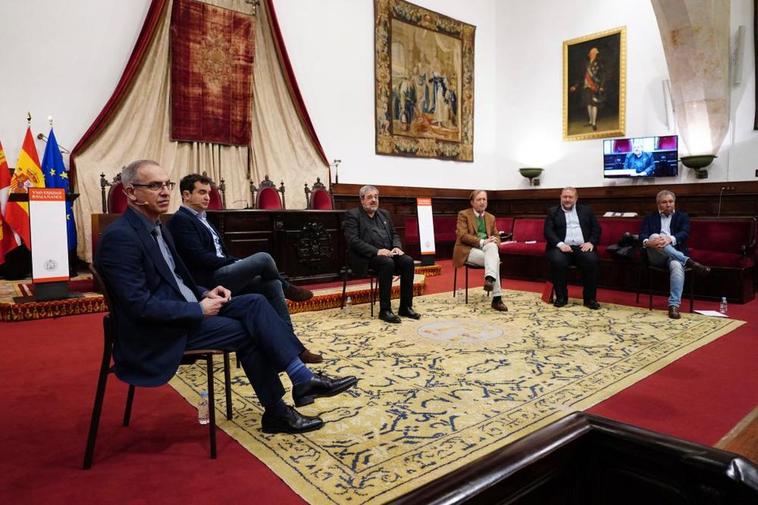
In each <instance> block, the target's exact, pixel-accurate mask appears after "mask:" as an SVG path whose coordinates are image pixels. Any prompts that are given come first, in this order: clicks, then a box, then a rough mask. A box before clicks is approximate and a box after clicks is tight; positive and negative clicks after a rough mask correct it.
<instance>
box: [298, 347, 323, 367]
mask: <svg viewBox="0 0 758 505" xmlns="http://www.w3.org/2000/svg"><path fill="white" fill-rule="evenodd" d="M300 361H302V362H303V363H311V364H313V363H323V362H324V358H323V357H322V356H321V355H320V354H316V353H315V352H312V351H309V350H308V349H306V350H304V351H303V352H301V353H300Z"/></svg>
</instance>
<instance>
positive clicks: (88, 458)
mask: <svg viewBox="0 0 758 505" xmlns="http://www.w3.org/2000/svg"><path fill="white" fill-rule="evenodd" d="M90 271H91V272H92V277H93V279H94V281H95V285H96V286H100V289H101V290H102V292H103V297H104V298H105V303H106V304H107V305H108V310H109V312H108V314H106V315H105V316H103V336H104V339H105V342H104V346H103V359H102V362H101V364H100V373H99V375H98V378H97V391H96V393H95V405H94V406H93V408H92V419H91V420H90V427H89V434H88V435H87V447H86V449H85V451H84V465H83V467H84V469H85V470H87V469H89V468H91V467H92V459H93V456H94V453H95V440H96V439H97V429H98V427H99V425H100V414H101V412H102V409H103V400H104V399H105V386H106V383H107V381H108V375H109V374H111V373H112V372H114V369H115V363H114V364H112V363H111V362H112V361H113V360H115V356H114V354H113V348H114V347H115V345H116V341H117V340H118V332H117V326H116V317H118V310H117V308H116V305H115V304H114V298H113V297H112V296H111V294H110V292H109V290H108V286H107V284H106V283H105V282H104V281H103V279H102V277H101V276H100V273H99V272H98V271H97V269H96V268H95V267H94V265H90ZM216 355H222V356H223V358H224V379H225V381H224V390H225V391H224V392H225V394H226V418H227V419H231V418H232V389H231V377H230V373H229V352H228V351H224V350H221V349H193V350H190V351H186V352H185V353H184V357H183V358H182V363H181V364H182V365H189V364H193V363H195V362H196V361H198V360H201V359H202V360H205V362H206V367H207V374H208V375H207V377H208V418H209V423H208V430H209V435H210V456H211V458H213V459H215V458H216V409H215V401H214V394H213V357H214V356H216ZM134 389H135V386H134V385H132V384H129V391H128V393H127V396H126V408H125V409H124V426H129V419H130V418H131V413H132V403H133V401H134Z"/></svg>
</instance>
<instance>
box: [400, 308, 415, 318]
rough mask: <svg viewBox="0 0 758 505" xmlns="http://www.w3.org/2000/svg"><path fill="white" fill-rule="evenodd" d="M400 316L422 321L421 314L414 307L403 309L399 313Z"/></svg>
mask: <svg viewBox="0 0 758 505" xmlns="http://www.w3.org/2000/svg"><path fill="white" fill-rule="evenodd" d="M398 314H400V315H401V316H403V317H409V318H411V319H421V314H419V313H418V312H416V311H415V310H413V307H406V308H401V309H400V310H399V311H398Z"/></svg>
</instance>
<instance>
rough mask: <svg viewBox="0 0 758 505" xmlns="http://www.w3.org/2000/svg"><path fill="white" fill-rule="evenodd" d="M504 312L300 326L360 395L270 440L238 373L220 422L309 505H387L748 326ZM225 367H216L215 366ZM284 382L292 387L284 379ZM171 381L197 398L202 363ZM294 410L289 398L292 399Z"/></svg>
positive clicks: (525, 307)
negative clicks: (315, 426)
mask: <svg viewBox="0 0 758 505" xmlns="http://www.w3.org/2000/svg"><path fill="white" fill-rule="evenodd" d="M504 301H505V302H506V304H507V305H508V307H509V311H508V312H506V313H497V312H495V311H493V310H491V309H490V308H489V301H488V300H487V299H486V298H484V297H483V295H481V294H480V293H475V294H474V295H473V296H472V297H471V299H470V303H469V304H468V305H464V304H462V303H460V302H458V301H456V300H455V299H453V298H452V297H451V296H450V294H439V295H433V296H423V297H418V298H416V299H415V300H414V308H415V309H416V310H417V311H419V312H421V313H422V314H423V317H422V318H421V320H419V321H413V320H409V319H403V322H402V324H399V325H390V324H385V323H383V322H381V321H379V320H377V319H369V315H368V307H367V306H365V305H364V306H361V307H352V308H351V310H350V311H347V312H344V311H339V310H326V311H321V312H311V313H307V314H296V315H295V316H294V317H293V321H294V323H295V327H296V329H297V333H298V335H299V336H300V338H301V340H303V341H304V342H306V343H307V346H308V347H309V348H310V349H313V350H316V351H320V352H323V353H324V354H325V356H326V358H327V362H326V363H325V364H324V366H323V369H324V371H325V372H326V373H328V374H331V375H348V374H353V375H356V376H358V377H360V382H359V383H358V385H357V387H356V388H354V389H352V390H350V391H349V392H346V393H344V394H341V395H338V396H336V397H334V398H322V399H319V400H317V401H316V403H315V404H313V405H310V406H307V407H304V408H302V409H300V410H301V411H302V412H303V413H304V414H309V415H319V416H321V417H322V418H323V419H324V420H325V421H326V422H327V424H326V425H325V426H324V428H322V429H321V430H319V431H315V432H311V433H307V434H304V435H296V436H292V435H266V434H264V433H262V432H261V431H260V417H261V408H260V406H259V404H258V401H257V399H256V398H255V395H254V394H253V391H252V389H251V388H250V386H249V384H248V382H247V379H246V378H245V376H244V373H242V371H241V369H235V371H234V373H235V376H234V386H233V401H234V420H233V421H227V420H226V419H225V417H224V416H223V414H222V412H223V409H224V408H225V407H224V405H223V402H224V396H223V394H222V390H223V376H222V374H221V372H220V371H219V375H218V377H216V382H217V387H218V394H217V395H216V398H217V402H218V403H217V409H218V414H217V416H216V418H217V419H219V420H220V421H219V426H220V427H221V428H222V429H224V431H226V432H227V433H228V434H229V435H231V436H232V437H234V438H235V439H236V440H237V441H239V442H240V443H241V444H242V445H243V446H244V447H246V448H247V449H248V450H249V451H250V452H251V453H252V454H254V455H255V456H256V457H258V458H259V459H260V460H262V461H263V462H265V463H266V464H267V465H268V466H269V467H270V468H271V469H272V470H273V471H274V472H275V473H276V474H277V475H278V476H279V477H281V478H282V479H283V480H284V481H285V482H286V483H287V484H288V485H289V486H290V487H291V488H292V489H293V490H295V492H297V493H298V494H300V495H301V496H302V497H303V498H304V499H306V500H307V501H309V502H311V503H334V504H353V503H361V504H363V503H383V502H386V501H388V500H391V499H393V498H396V497H398V496H400V495H402V494H404V493H406V492H408V491H410V490H411V489H414V488H416V487H418V486H420V485H422V484H424V483H426V482H429V481H431V480H433V479H436V478H438V477H440V476H442V475H444V474H445V473H447V472H450V471H451V470H453V469H455V468H458V467H460V466H462V465H465V464H466V463H469V462H471V461H473V460H474V459H476V458H478V457H480V456H482V455H484V454H486V453H489V452H491V451H494V450H496V449H498V448H500V447H502V446H504V445H506V444H508V443H510V442H512V441H514V440H516V439H518V438H521V437H523V436H524V435H526V434H528V433H530V432H532V431H534V430H536V429H538V428H541V427H543V426H546V425H547V424H550V423H551V422H553V421H555V420H557V419H559V418H560V417H563V416H564V415H565V414H566V413H567V412H570V411H575V410H583V409H586V408H588V407H590V406H592V405H594V404H596V403H598V402H600V401H602V400H604V399H606V398H608V397H610V396H612V395H613V394H615V393H617V392H618V391H620V390H622V389H624V388H626V387H628V386H629V385H631V384H633V383H635V382H637V381H639V380H640V379H642V378H644V377H646V376H648V375H650V374H652V373H653V372H655V371H657V370H660V369H661V368H663V367H664V366H666V365H667V364H669V363H671V362H673V361H675V360H676V359H678V358H680V357H681V356H683V355H685V354H687V353H689V352H691V351H693V350H695V349H697V348H698V347H700V346H702V345H705V344H707V343H708V342H711V341H713V340H715V339H717V338H718V337H720V336H722V335H725V334H726V333H728V332H730V331H732V330H733V329H735V328H737V327H739V326H740V325H741V324H743V322H741V321H735V320H730V319H720V318H707V317H704V316H699V315H690V314H682V319H680V320H678V321H672V320H670V319H668V318H667V317H666V313H665V312H661V311H648V310H644V309H639V308H635V307H624V306H615V305H603V307H602V308H601V309H600V310H597V311H591V310H588V309H586V308H585V307H583V306H582V305H581V304H580V303H577V302H576V301H572V302H573V304H572V305H569V306H566V307H564V308H561V309H555V308H553V307H552V306H551V305H547V304H545V303H543V302H542V301H541V300H540V297H539V295H538V294H536V293H525V292H517V291H507V292H505V293H504ZM218 368H220V367H218ZM284 382H285V383H288V381H287V380H286V378H285V379H284ZM171 384H172V385H173V386H174V388H176V389H177V390H178V391H179V392H180V393H181V394H182V395H183V396H184V397H185V398H187V399H188V401H190V402H192V403H194V402H195V401H196V400H197V397H198V394H199V392H200V391H202V390H203V389H204V388H205V378H204V372H203V369H202V367H200V366H192V367H184V369H183V370H180V372H179V374H178V375H177V376H176V377H175V378H174V379H173V380H172V382H171ZM285 400H286V401H287V402H288V403H291V399H290V397H289V395H288V396H287V397H285Z"/></svg>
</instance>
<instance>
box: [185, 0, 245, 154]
mask: <svg viewBox="0 0 758 505" xmlns="http://www.w3.org/2000/svg"><path fill="white" fill-rule="evenodd" d="M254 40H255V18H254V17H252V16H249V15H246V14H242V13H240V12H237V11H232V10H228V9H223V8H220V7H214V6H212V5H208V4H205V3H202V2H195V1H192V0H175V2H174V7H173V11H172V13H171V140H181V141H188V142H212V143H217V144H231V145H249V144H250V136H251V115H252V100H253V51H254V49H253V46H254Z"/></svg>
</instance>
